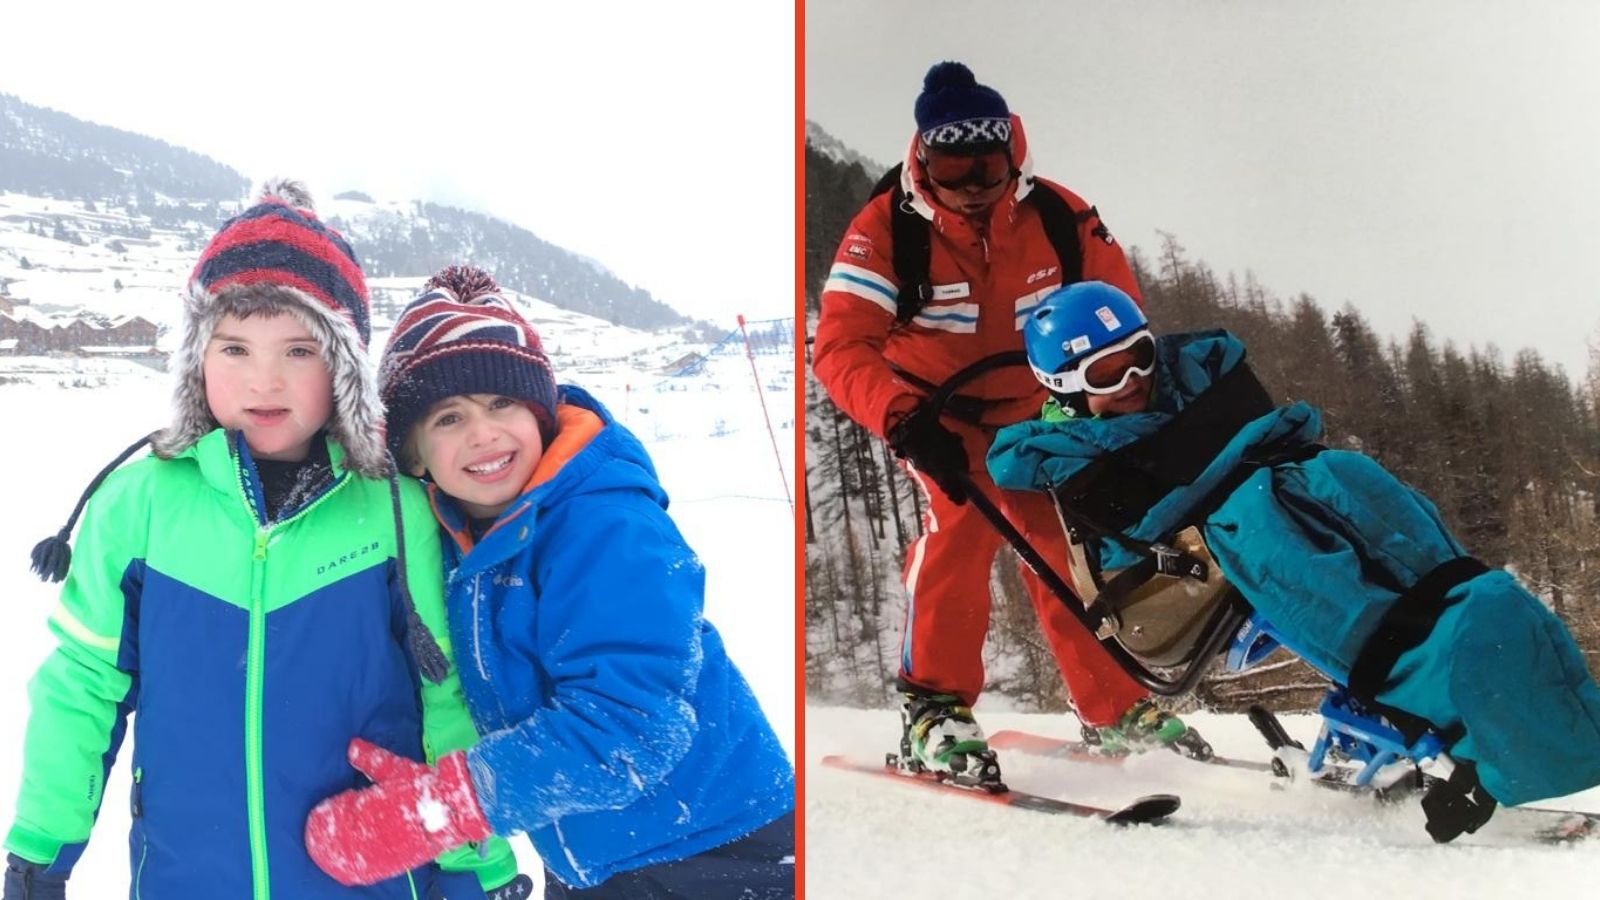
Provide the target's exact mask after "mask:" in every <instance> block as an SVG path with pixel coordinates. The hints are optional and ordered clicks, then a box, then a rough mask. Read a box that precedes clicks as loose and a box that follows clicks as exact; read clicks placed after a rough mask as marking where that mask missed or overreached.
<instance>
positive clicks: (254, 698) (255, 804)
mask: <svg viewBox="0 0 1600 900" xmlns="http://www.w3.org/2000/svg"><path fill="white" fill-rule="evenodd" d="M234 466H235V468H236V469H239V468H240V461H239V457H238V456H234ZM235 474H236V475H237V476H238V478H239V484H240V487H241V488H242V489H244V490H241V499H243V500H244V503H245V506H246V508H248V509H249V510H250V514H251V518H252V520H254V521H255V522H256V537H255V552H254V554H252V560H253V563H254V564H253V565H252V566H251V567H250V633H249V638H248V640H247V643H246V646H247V650H246V651H245V652H246V655H245V667H244V671H245V688H244V690H245V696H244V703H245V714H244V772H245V807H246V818H247V820H248V822H249V827H250V869H251V896H252V898H253V900H271V898H272V884H271V877H270V874H271V873H270V869H269V866H268V857H267V824H266V819H267V811H266V791H265V788H264V787H263V771H264V768H265V763H264V762H263V761H262V756H261V745H262V728H261V707H262V704H263V695H264V693H265V688H266V684H265V680H266V676H265V669H266V661H265V657H266V643H267V628H266V619H267V599H266V581H267V547H268V546H269V545H270V544H271V543H272V536H273V534H274V533H276V532H279V531H282V530H283V529H284V528H286V527H288V526H289V525H290V524H292V523H294V522H296V521H298V520H299V519H301V518H303V517H305V516H307V515H310V514H311V512H312V511H313V510H315V509H316V508H317V507H319V506H321V505H322V504H323V503H325V502H327V500H328V498H329V497H332V496H333V495H334V494H337V493H338V492H339V490H340V489H341V488H343V487H344V486H345V484H346V483H347V482H349V480H350V473H349V472H345V473H342V474H341V475H340V476H339V478H338V479H337V480H335V481H334V483H333V484H332V485H331V486H330V487H329V488H328V489H327V490H326V491H324V492H323V493H322V496H320V497H318V498H317V499H316V500H314V501H312V503H311V505H309V506H307V507H306V508H305V509H302V510H300V511H299V512H297V513H295V514H294V515H293V516H292V517H290V518H288V519H285V520H283V521H282V522H279V523H277V524H276V525H267V524H266V523H265V522H263V521H262V515H261V511H260V510H259V509H257V508H256V506H255V504H254V503H252V502H251V500H250V497H249V492H248V489H247V486H246V485H245V483H244V477H243V476H244V473H243V471H242V469H241V470H240V471H237V472H236V473H235Z"/></svg>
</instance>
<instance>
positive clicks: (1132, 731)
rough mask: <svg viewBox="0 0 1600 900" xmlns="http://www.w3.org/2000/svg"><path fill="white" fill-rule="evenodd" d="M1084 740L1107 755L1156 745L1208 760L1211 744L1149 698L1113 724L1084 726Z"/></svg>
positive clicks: (1146, 748)
mask: <svg viewBox="0 0 1600 900" xmlns="http://www.w3.org/2000/svg"><path fill="white" fill-rule="evenodd" d="M1083 742H1084V743H1085V744H1088V745H1090V746H1091V747H1093V748H1095V749H1096V750H1097V751H1098V752H1100V753H1104V754H1106V755H1107V756H1126V755H1127V754H1129V753H1143V752H1144V751H1146V750H1152V749H1155V748H1157V747H1163V748H1166V749H1168V750H1171V751H1172V752H1174V753H1177V754H1179V755H1180V756H1187V757H1188V758H1190V759H1199V760H1207V759H1210V758H1211V757H1212V755H1213V751H1212V749H1211V745H1210V744H1208V743H1206V739H1205V738H1203V737H1201V736H1200V732H1198V731H1196V730H1194V729H1193V728H1190V727H1189V726H1188V725H1185V724H1184V722H1183V720H1182V719H1180V718H1178V717H1177V716H1175V715H1173V714H1172V713H1169V712H1167V711H1166V710H1163V709H1160V708H1159V707H1157V706H1156V705H1155V704H1154V703H1151V702H1150V700H1149V698H1145V699H1142V700H1140V701H1138V702H1137V703H1135V704H1133V705H1132V706H1130V707H1128V711H1127V712H1125V713H1123V714H1122V718H1120V719H1118V720H1117V722H1116V724H1114V725H1104V726H1100V727H1098V728H1096V727H1094V726H1091V725H1085V726H1083Z"/></svg>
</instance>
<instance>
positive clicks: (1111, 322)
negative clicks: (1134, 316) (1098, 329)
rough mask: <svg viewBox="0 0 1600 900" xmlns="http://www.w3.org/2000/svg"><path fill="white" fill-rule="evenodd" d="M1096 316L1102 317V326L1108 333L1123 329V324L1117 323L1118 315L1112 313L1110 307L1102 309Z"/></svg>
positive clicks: (1098, 310) (1096, 312)
mask: <svg viewBox="0 0 1600 900" xmlns="http://www.w3.org/2000/svg"><path fill="white" fill-rule="evenodd" d="M1094 314H1095V315H1097V316H1099V317H1100V324H1101V325H1104V326H1105V327H1106V330H1107V331H1116V330H1117V329H1118V328H1121V327H1122V323H1121V322H1119V321H1117V314H1116V313H1114V312H1112V311H1111V307H1109V306H1102V307H1100V308H1099V309H1097V310H1095V311H1094Z"/></svg>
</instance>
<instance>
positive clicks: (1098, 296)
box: [1022, 281, 1149, 395]
mask: <svg viewBox="0 0 1600 900" xmlns="http://www.w3.org/2000/svg"><path fill="white" fill-rule="evenodd" d="M1148 330H1149V321H1148V320H1147V319H1145V317H1144V311H1143V310H1141V309H1140V308H1139V304H1137V303H1135V302H1133V298H1132V297H1130V296H1128V295H1127V293H1126V292H1125V291H1123V290H1121V289H1120V288H1116V287H1113V286H1111V285H1109V284H1106V283H1105V282H1103V281H1080V282H1078V283H1076V284H1071V285H1068V286H1066V287H1064V288H1062V289H1061V290H1059V291H1056V292H1054V293H1052V294H1050V295H1049V296H1047V297H1045V298H1044V299H1043V300H1042V301H1040V302H1039V305H1038V306H1036V307H1034V308H1033V312H1031V313H1029V314H1028V320H1027V322H1026V323H1025V324H1024V325H1023V328H1022V335H1023V337H1022V339H1023V345H1024V346H1025V347H1026V348H1027V351H1028V365H1029V366H1030V367H1031V368H1032V369H1033V375H1034V377H1035V378H1037V379H1039V381H1040V383H1042V384H1043V385H1044V386H1045V387H1047V388H1049V389H1050V391H1051V392H1052V393H1054V394H1058V395H1059V394H1077V393H1081V392H1082V391H1083V390H1084V386H1083V383H1082V381H1081V380H1080V379H1079V378H1078V367H1079V365H1081V364H1082V363H1083V361H1084V360H1085V359H1086V358H1088V357H1089V356H1091V355H1093V354H1094V353H1095V352H1096V351H1097V350H1101V349H1103V348H1105V347H1109V346H1111V345H1113V344H1116V343H1119V342H1121V341H1123V340H1125V339H1127V338H1130V337H1132V336H1134V335H1136V334H1138V333H1140V332H1143V331H1148Z"/></svg>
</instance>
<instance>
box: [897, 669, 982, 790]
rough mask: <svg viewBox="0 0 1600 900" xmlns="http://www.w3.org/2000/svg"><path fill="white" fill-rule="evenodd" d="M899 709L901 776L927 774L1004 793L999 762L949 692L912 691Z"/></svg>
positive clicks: (968, 712) (965, 709) (968, 713)
mask: <svg viewBox="0 0 1600 900" xmlns="http://www.w3.org/2000/svg"><path fill="white" fill-rule="evenodd" d="M904 697H905V705H904V706H903V707H902V708H901V710H900V723H901V726H902V727H901V730H900V757H899V759H898V760H897V761H896V766H897V767H898V768H899V769H900V770H901V771H903V772H907V773H909V774H919V773H922V772H929V773H932V774H933V775H935V776H936V777H938V778H939V779H940V780H941V781H948V782H950V783H952V784H956V785H959V786H961V787H973V788H982V789H984V790H1002V791H1003V790H1005V786H1004V784H1002V783H1001V781H1000V763H999V762H998V761H997V760H996V759H995V755H994V751H993V750H990V749H989V741H988V740H987V739H986V738H985V737H984V735H983V729H981V728H979V727H978V723H977V722H976V721H974V720H973V718H972V708H971V707H969V706H967V705H966V704H964V703H962V702H961V698H960V697H957V696H955V695H954V694H939V693H933V692H929V691H921V690H912V691H906V692H905V693H904Z"/></svg>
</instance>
